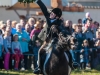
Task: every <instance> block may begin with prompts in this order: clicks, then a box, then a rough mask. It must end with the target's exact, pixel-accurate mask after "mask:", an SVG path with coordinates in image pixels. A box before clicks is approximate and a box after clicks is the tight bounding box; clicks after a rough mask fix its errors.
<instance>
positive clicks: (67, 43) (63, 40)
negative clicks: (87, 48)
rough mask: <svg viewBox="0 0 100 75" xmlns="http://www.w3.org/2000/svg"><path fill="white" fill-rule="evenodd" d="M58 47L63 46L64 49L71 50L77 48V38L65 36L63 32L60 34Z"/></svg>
mask: <svg viewBox="0 0 100 75" xmlns="http://www.w3.org/2000/svg"><path fill="white" fill-rule="evenodd" d="M57 44H58V46H57V48H61V49H62V50H70V49H76V48H77V44H78V43H77V39H76V38H74V37H72V36H63V34H62V33H60V34H59V38H58V42H57Z"/></svg>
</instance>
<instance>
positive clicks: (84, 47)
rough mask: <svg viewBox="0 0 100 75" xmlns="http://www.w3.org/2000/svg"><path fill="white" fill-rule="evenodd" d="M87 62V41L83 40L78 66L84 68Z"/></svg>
mask: <svg viewBox="0 0 100 75" xmlns="http://www.w3.org/2000/svg"><path fill="white" fill-rule="evenodd" d="M88 64H89V43H88V40H84V41H83V44H82V49H81V51H80V68H81V69H85V68H86V66H88Z"/></svg>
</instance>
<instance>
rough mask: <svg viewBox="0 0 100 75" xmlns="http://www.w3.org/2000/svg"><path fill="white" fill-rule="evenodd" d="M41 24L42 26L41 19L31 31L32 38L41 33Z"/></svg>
mask: <svg viewBox="0 0 100 75" xmlns="http://www.w3.org/2000/svg"><path fill="white" fill-rule="evenodd" d="M41 26H42V25H41V21H37V22H36V24H35V25H34V29H33V30H32V31H31V34H30V38H31V39H32V37H33V36H34V35H35V34H36V33H40V31H41Z"/></svg>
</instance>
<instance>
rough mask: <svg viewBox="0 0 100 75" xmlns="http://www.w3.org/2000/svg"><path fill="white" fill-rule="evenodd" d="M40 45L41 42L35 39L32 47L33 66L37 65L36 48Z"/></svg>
mask: <svg viewBox="0 0 100 75" xmlns="http://www.w3.org/2000/svg"><path fill="white" fill-rule="evenodd" d="M40 47H41V43H40V41H39V40H36V41H35V46H34V48H33V53H34V68H36V67H37V60H38V50H39V49H40Z"/></svg>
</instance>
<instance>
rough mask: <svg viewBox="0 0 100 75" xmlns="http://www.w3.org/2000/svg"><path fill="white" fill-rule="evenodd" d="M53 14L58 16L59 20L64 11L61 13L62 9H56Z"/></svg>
mask: <svg viewBox="0 0 100 75" xmlns="http://www.w3.org/2000/svg"><path fill="white" fill-rule="evenodd" d="M52 12H53V13H54V14H56V16H58V17H59V18H60V17H61V16H62V11H61V9H60V8H54V9H53V10H52Z"/></svg>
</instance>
